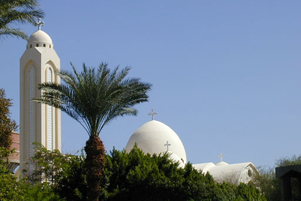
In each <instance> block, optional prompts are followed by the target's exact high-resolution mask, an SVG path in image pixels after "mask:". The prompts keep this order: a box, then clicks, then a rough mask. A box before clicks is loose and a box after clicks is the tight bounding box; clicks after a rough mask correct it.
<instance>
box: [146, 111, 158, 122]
mask: <svg viewBox="0 0 301 201" xmlns="http://www.w3.org/2000/svg"><path fill="white" fill-rule="evenodd" d="M156 114H158V113H157V112H155V110H154V109H152V111H151V112H150V113H148V115H152V120H154V116H155V115H156Z"/></svg>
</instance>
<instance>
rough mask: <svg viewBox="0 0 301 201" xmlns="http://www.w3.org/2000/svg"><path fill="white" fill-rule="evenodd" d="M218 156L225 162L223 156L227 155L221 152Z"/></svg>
mask: <svg viewBox="0 0 301 201" xmlns="http://www.w3.org/2000/svg"><path fill="white" fill-rule="evenodd" d="M218 157H219V158H221V162H223V158H224V157H225V155H224V154H223V153H221V154H220V155H218Z"/></svg>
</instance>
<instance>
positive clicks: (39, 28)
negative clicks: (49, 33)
mask: <svg viewBox="0 0 301 201" xmlns="http://www.w3.org/2000/svg"><path fill="white" fill-rule="evenodd" d="M44 24H45V23H44V21H41V18H39V21H37V22H36V23H35V25H36V26H38V30H41V27H42V26H44Z"/></svg>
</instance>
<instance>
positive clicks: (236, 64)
mask: <svg viewBox="0 0 301 201" xmlns="http://www.w3.org/2000/svg"><path fill="white" fill-rule="evenodd" d="M41 8H42V9H43V10H44V11H45V13H46V16H45V18H44V19H43V21H45V26H44V27H43V28H42V29H43V30H44V31H45V32H47V33H48V34H49V35H50V37H51V38H52V40H53V43H54V48H55V50H56V52H57V53H58V55H59V56H60V58H61V69H64V70H71V66H70V64H69V63H70V62H72V63H73V64H74V65H75V66H76V67H77V69H79V70H80V69H81V68H82V64H83V63H84V62H85V63H86V64H87V65H88V66H95V67H97V66H98V65H99V64H100V62H107V63H109V66H110V67H112V68H113V67H116V66H117V65H120V66H121V67H125V66H131V67H132V70H131V72H130V74H129V75H130V76H131V77H139V78H141V79H142V81H145V82H150V83H152V84H153V88H152V91H151V92H150V94H149V95H150V99H149V102H148V103H144V104H141V105H139V106H138V107H137V109H138V110H139V114H138V116H136V117H123V118H118V119H116V120H114V121H113V122H111V123H110V124H109V125H107V126H106V127H105V129H104V130H103V132H102V133H101V135H100V137H101V139H102V140H103V141H104V144H105V147H106V150H107V151H109V150H111V149H112V148H113V146H115V147H116V148H117V149H123V148H124V147H125V146H126V143H127V141H128V139H129V137H130V136H131V134H132V133H133V132H134V131H135V130H136V129H138V128H139V127H140V126H141V125H143V124H144V123H146V122H147V121H149V120H151V117H150V116H148V115H147V114H148V113H149V112H150V111H151V109H152V108H154V109H155V111H156V112H158V113H159V114H158V115H156V116H155V119H156V120H158V121H161V122H163V123H165V124H167V125H168V126H170V127H171V128H172V129H173V130H174V131H175V132H176V133H177V134H178V135H179V137H180V138H181V140H182V142H183V144H184V146H185V148H186V152H187V158H188V160H189V161H191V162H192V163H203V162H215V163H216V162H218V161H219V158H218V155H219V154H220V153H221V152H222V153H223V154H225V155H226V157H225V158H224V160H225V161H226V162H228V163H238V162H249V161H250V162H253V163H254V164H255V165H256V166H273V164H274V163H275V161H276V160H277V159H279V158H282V157H285V156H292V155H293V154H296V155H300V154H301V153H300V152H301V150H300V142H301V123H300V115H301V107H300V104H301V94H300V86H301V79H300V75H301V68H300V66H301V40H300V38H301V23H300V19H301V12H300V8H301V1H300V0H290V1H283V0H266V1H260V0H257V1H239V0H227V1H218V0H215V1H212V0H190V1H178V0H164V1H159V0H157V1H137V0H136V1H132V0H128V1H96V0H93V1H74V0H64V1H61V0H52V1H46V0H42V1H41ZM21 27H22V29H24V30H25V31H26V32H27V33H28V35H31V34H32V33H33V32H35V31H36V30H37V28H36V27H34V26H31V25H28V24H27V25H22V26H21ZM25 46H26V41H23V40H20V39H16V38H5V39H3V38H2V39H0V61H1V68H0V69H1V70H0V88H4V89H5V90H6V93H7V97H9V98H12V99H13V104H14V106H13V107H12V108H11V112H12V118H13V119H15V120H16V121H17V123H19V111H20V110H19V88H20V87H19V68H20V67H19V59H20V57H21V56H22V54H23V52H24V51H25ZM87 139H88V135H87V134H86V133H85V131H84V129H83V128H81V127H80V125H79V124H78V123H77V122H76V121H74V120H73V119H71V118H70V117H68V116H66V115H64V114H63V115H62V150H63V152H71V153H74V152H75V151H77V150H80V149H81V148H82V147H84V145H85V141H86V140H87Z"/></svg>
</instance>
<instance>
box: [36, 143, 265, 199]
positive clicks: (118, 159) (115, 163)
mask: <svg viewBox="0 0 301 201" xmlns="http://www.w3.org/2000/svg"><path fill="white" fill-rule="evenodd" d="M37 150H40V151H38V155H40V156H41V152H44V153H43V154H42V156H44V157H43V158H39V157H34V158H33V161H34V162H36V163H37V164H40V166H41V167H40V169H39V171H37V172H38V174H40V175H41V176H42V175H45V177H44V178H45V180H48V179H51V178H52V176H51V174H48V173H47V172H48V171H47V169H49V165H48V164H52V165H54V162H53V160H55V159H54V158H61V157H65V159H64V160H62V161H64V162H63V163H64V164H59V163H58V164H57V165H59V166H61V167H62V169H60V168H58V167H51V168H50V169H53V170H54V172H53V174H55V175H57V178H56V179H57V181H56V182H53V183H51V182H50V184H51V186H52V188H53V192H54V193H57V194H59V195H60V197H61V198H63V199H65V200H67V201H69V200H70V201H71V200H72V201H83V200H88V198H87V180H86V171H87V169H86V168H85V165H84V163H85V160H84V156H72V155H62V154H61V153H59V152H57V151H55V152H49V151H47V150H45V149H44V148H43V147H40V146H38V147H37ZM47 155H51V156H52V157H49V156H47ZM53 156H55V157H53ZM44 166H45V167H44ZM41 170H42V171H41ZM47 178H48V179H47ZM101 189H102V190H101V195H100V200H105V201H113V200H114V201H118V200H132V201H135V200H139V201H140V200H146V201H147V200H152V201H160V200H164V201H166V200H167V201H168V200H181V201H183V200H190V201H192V200H195V201H197V200H208V201H210V200H212V201H213V200H217V201H231V200H233V201H234V200H235V201H243V200H265V198H264V197H263V196H262V195H261V194H260V192H259V190H258V189H256V188H255V187H254V186H253V185H246V184H240V185H238V186H236V185H232V184H230V183H223V184H219V183H216V182H215V181H214V180H213V178H212V176H211V175H209V174H206V175H204V174H200V173H199V172H198V171H197V170H195V169H193V168H192V165H191V164H187V165H186V166H185V168H179V167H178V164H177V163H174V162H173V161H171V160H170V159H169V156H168V154H163V155H152V156H151V155H149V154H144V153H143V152H142V151H141V150H140V149H138V148H137V147H134V149H133V150H132V151H131V152H130V153H126V152H125V151H118V150H115V149H114V150H113V151H111V152H110V154H107V155H106V167H105V169H104V174H103V177H102V180H101Z"/></svg>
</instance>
